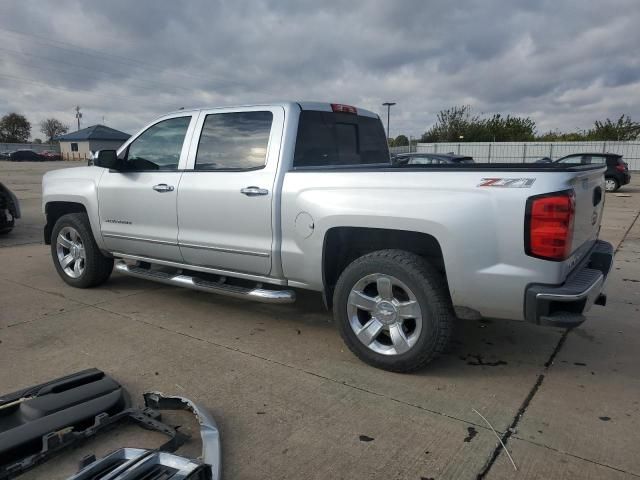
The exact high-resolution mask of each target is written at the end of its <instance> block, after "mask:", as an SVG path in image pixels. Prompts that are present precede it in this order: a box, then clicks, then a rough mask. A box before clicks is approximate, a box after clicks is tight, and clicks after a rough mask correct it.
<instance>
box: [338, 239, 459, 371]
mask: <svg viewBox="0 0 640 480" xmlns="http://www.w3.org/2000/svg"><path fill="white" fill-rule="evenodd" d="M334 317H335V318H336V322H337V324H338V328H339V330H340V333H341V335H342V338H343V339H344V341H345V343H346V344H347V346H348V347H349V349H351V351H352V352H353V353H354V354H355V355H356V356H358V357H359V358H360V359H361V360H363V361H364V362H366V363H368V364H369V365H372V366H374V367H378V368H382V369H385V370H391V371H396V372H409V371H412V370H416V369H419V368H421V367H423V366H425V365H426V364H427V363H429V362H430V361H431V360H432V359H433V358H435V357H436V356H437V355H438V354H439V353H442V352H444V351H445V350H446V348H447V346H448V344H449V340H450V337H451V332H452V329H453V323H454V319H455V315H454V313H453V308H452V307H451V302H450V300H449V295H448V292H447V289H446V285H445V281H444V278H443V277H442V275H440V273H438V272H437V271H436V270H435V269H433V267H432V266H431V265H430V264H429V263H428V262H427V261H426V260H424V259H423V258H422V257H420V256H418V255H415V254H413V253H410V252H405V251H401V250H380V251H377V252H373V253H370V254H367V255H364V256H363V257H360V258H359V259H357V260H355V261H354V262H353V263H351V264H350V265H349V266H348V267H347V268H346V269H345V270H344V272H343V273H342V275H341V276H340V279H339V280H338V283H337V285H336V289H335V294H334Z"/></svg>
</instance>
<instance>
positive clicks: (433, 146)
mask: <svg viewBox="0 0 640 480" xmlns="http://www.w3.org/2000/svg"><path fill="white" fill-rule="evenodd" d="M417 151H418V152H425V153H456V154H459V155H468V156H470V157H473V158H474V159H475V161H476V162H480V163H487V162H488V163H526V162H535V161H536V160H538V159H540V158H542V157H550V158H552V159H554V160H557V159H558V158H560V157H564V156H565V155H569V154H571V153H617V154H619V155H622V156H623V159H624V161H625V162H627V163H628V164H629V169H630V170H635V171H640V143H639V142H477V143H474V142H460V143H455V142H453V143H419V144H418V145H417Z"/></svg>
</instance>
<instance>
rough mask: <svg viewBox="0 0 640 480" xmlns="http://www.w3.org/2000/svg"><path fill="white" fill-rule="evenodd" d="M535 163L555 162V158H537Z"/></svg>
mask: <svg viewBox="0 0 640 480" xmlns="http://www.w3.org/2000/svg"><path fill="white" fill-rule="evenodd" d="M535 163H553V160H552V159H551V158H549V157H542V158H539V159H538V160H536V161H535Z"/></svg>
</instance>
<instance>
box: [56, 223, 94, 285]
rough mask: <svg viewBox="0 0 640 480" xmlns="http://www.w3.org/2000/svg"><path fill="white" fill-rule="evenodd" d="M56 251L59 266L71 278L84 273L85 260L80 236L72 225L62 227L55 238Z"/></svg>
mask: <svg viewBox="0 0 640 480" xmlns="http://www.w3.org/2000/svg"><path fill="white" fill-rule="evenodd" d="M56 253H57V254H58V263H59V264H60V267H61V268H62V270H63V271H64V273H65V274H67V275H68V276H69V277H71V278H78V277H80V276H81V275H82V274H83V273H84V268H85V265H86V261H87V256H86V252H85V250H84V245H83V244H82V238H81V237H80V234H79V233H78V231H77V230H76V229H75V228H73V227H64V228H63V229H62V230H60V233H59V234H58V237H57V238H56Z"/></svg>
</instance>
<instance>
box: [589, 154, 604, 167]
mask: <svg viewBox="0 0 640 480" xmlns="http://www.w3.org/2000/svg"><path fill="white" fill-rule="evenodd" d="M606 164H607V157H601V156H599V155H591V165H606Z"/></svg>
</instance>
